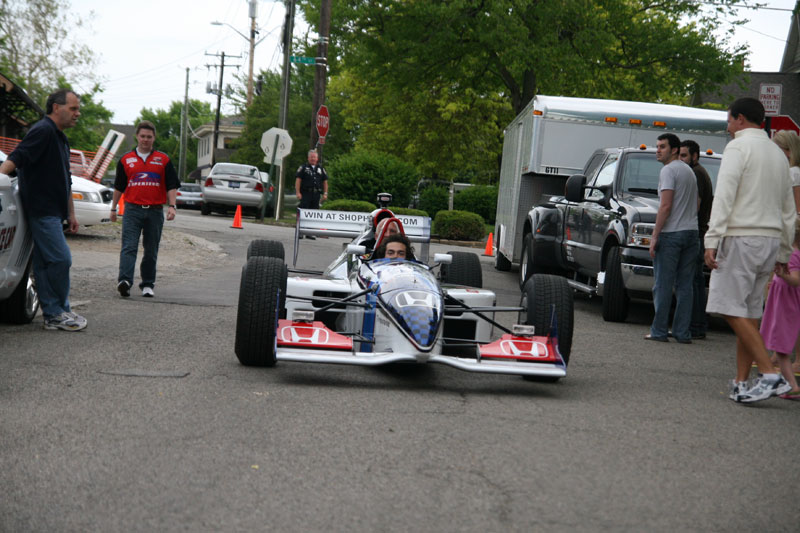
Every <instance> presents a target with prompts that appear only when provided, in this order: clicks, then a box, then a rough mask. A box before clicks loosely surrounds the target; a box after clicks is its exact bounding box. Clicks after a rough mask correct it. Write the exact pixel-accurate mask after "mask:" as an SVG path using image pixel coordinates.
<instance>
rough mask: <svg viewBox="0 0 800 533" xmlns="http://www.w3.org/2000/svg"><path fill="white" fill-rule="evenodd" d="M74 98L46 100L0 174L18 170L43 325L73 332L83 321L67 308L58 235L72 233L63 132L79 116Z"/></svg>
mask: <svg viewBox="0 0 800 533" xmlns="http://www.w3.org/2000/svg"><path fill="white" fill-rule="evenodd" d="M80 107H81V103H80V99H79V98H78V95H77V94H75V93H74V92H72V91H70V90H68V89H59V90H58V91H56V92H54V93H53V94H51V95H50V96H49V97H48V98H47V105H46V114H47V116H45V117H44V118H43V119H42V120H40V121H39V122H37V123H36V124H34V125H33V126H32V127H31V129H30V131H28V134H27V135H26V136H25V138H24V139H22V141H21V142H20V143H19V144H18V145H17V147H16V149H15V150H14V151H13V152H11V154H10V155H9V156H8V159H6V160H5V161H4V162H3V164H2V165H0V173H2V174H8V173H10V172H13V171H14V170H18V174H19V191H20V196H21V197H22V208H23V210H24V211H25V217H26V219H27V221H28V225H29V226H30V229H31V235H32V237H33V243H34V246H33V274H34V277H35V278H36V288H37V290H38V292H39V302H40V303H41V306H42V314H43V315H44V328H45V329H61V330H65V331H79V330H82V329H83V328H85V327H86V324H87V321H86V319H85V318H83V317H82V316H80V315H77V314H75V313H73V312H72V311H71V310H70V306H69V269H70V267H71V266H72V255H71V254H70V251H69V246H68V245H67V240H66V239H65V238H64V230H63V226H62V222H63V221H64V220H66V221H67V223H68V224H69V230H68V231H69V232H70V233H76V232H77V231H78V219H76V218H75V208H74V206H73V204H72V178H71V177H70V171H69V143H68V142H67V137H66V136H65V135H64V130H65V129H67V128H71V127H73V126H74V125H75V123H76V122H77V121H78V117H80V116H81V112H80Z"/></svg>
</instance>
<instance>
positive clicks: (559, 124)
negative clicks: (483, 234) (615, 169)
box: [495, 96, 728, 270]
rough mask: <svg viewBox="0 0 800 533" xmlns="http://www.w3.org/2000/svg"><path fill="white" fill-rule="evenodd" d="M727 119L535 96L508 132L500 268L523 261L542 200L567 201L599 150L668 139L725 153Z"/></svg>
mask: <svg viewBox="0 0 800 533" xmlns="http://www.w3.org/2000/svg"><path fill="white" fill-rule="evenodd" d="M726 130H727V113H726V112H724V111H712V110H708V109H698V108H693V107H681V106H675V105H664V104H648V103H643V102H625V101H619V100H597V99H590V98H568V97H560V96H536V97H535V98H534V99H533V100H531V102H530V103H529V104H528V105H527V106H526V108H525V110H524V111H523V112H522V113H520V114H519V115H518V116H517V118H515V119H514V121H513V122H511V124H509V125H508V127H507V128H506V130H505V140H504V142H503V159H502V162H501V165H500V188H499V194H498V197H497V222H496V225H495V243H496V246H497V253H496V254H495V268H497V269H498V270H508V269H510V268H511V263H512V262H518V261H519V258H520V257H519V256H520V252H521V248H522V229H523V224H524V221H525V217H526V215H527V213H528V211H529V210H530V209H531V208H532V207H533V206H534V205H536V204H537V203H539V202H540V199H541V198H542V196H543V195H544V196H548V195H553V194H556V195H562V194H564V184H565V182H566V180H567V178H568V177H569V176H571V175H572V174H578V173H580V172H582V171H583V166H584V164H585V163H586V162H587V161H588V160H589V157H590V156H591V155H592V153H593V152H594V151H595V150H596V149H598V148H612V147H623V146H624V147H629V146H638V145H640V144H646V145H648V146H655V144H656V139H657V138H658V136H659V135H661V134H662V133H674V134H676V135H677V136H678V137H679V138H680V139H681V140H684V139H692V140H694V141H696V142H697V143H698V144H699V145H700V149H701V150H703V151H705V150H708V149H710V150H713V151H715V152H721V151H722V150H723V148H724V147H725V144H726V143H727V142H728V135H727V131H726Z"/></svg>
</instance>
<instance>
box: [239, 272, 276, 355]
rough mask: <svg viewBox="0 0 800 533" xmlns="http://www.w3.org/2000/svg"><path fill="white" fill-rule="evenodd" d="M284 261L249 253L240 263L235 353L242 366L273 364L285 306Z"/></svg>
mask: <svg viewBox="0 0 800 533" xmlns="http://www.w3.org/2000/svg"><path fill="white" fill-rule="evenodd" d="M287 277H288V270H287V268H286V264H284V263H283V261H281V260H280V259H277V258H275V257H251V258H250V259H248V260H247V264H246V265H245V266H244V267H242V279H241V283H240V285H239V307H238V310H237V314H236V344H235V351H236V357H237V358H238V359H239V362H240V363H241V364H243V365H245V366H275V362H276V359H275V349H276V337H275V335H276V330H277V326H278V318H279V317H280V315H281V311H282V310H284V309H285V308H286V280H287Z"/></svg>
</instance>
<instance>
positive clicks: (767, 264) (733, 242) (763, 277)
mask: <svg viewBox="0 0 800 533" xmlns="http://www.w3.org/2000/svg"><path fill="white" fill-rule="evenodd" d="M779 246H780V240H779V239H777V238H776V237H725V238H723V239H722V241H721V242H720V245H719V248H718V249H717V265H718V268H717V269H715V270H713V271H712V272H711V281H710V283H709V286H708V305H706V312H708V313H718V314H721V315H729V316H736V317H742V318H761V315H762V313H763V312H764V290H765V288H766V286H767V282H768V281H769V276H770V274H771V273H772V271H773V270H774V269H775V259H776V258H777V256H778V247H779Z"/></svg>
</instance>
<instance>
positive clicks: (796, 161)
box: [772, 130, 800, 216]
mask: <svg viewBox="0 0 800 533" xmlns="http://www.w3.org/2000/svg"><path fill="white" fill-rule="evenodd" d="M772 140H773V141H774V142H775V144H777V145H778V146H779V147H780V149H781V150H783V153H784V154H786V157H787V158H788V159H789V177H790V178H791V179H792V191H793V192H794V204H795V206H796V207H797V214H798V216H800V136H798V135H797V133H795V132H793V131H789V130H781V131H779V132H778V133H776V134H775V135H774V136H773V137H772Z"/></svg>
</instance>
